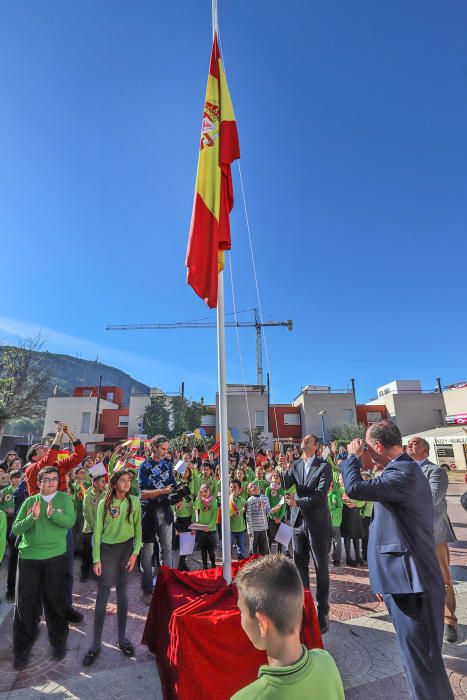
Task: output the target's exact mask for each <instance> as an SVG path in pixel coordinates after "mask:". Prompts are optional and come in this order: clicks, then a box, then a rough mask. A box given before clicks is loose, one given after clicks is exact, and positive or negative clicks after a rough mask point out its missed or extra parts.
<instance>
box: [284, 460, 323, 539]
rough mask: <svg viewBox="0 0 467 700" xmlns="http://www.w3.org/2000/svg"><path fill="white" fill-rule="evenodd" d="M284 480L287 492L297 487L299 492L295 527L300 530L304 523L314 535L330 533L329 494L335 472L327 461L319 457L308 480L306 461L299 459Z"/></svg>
mask: <svg viewBox="0 0 467 700" xmlns="http://www.w3.org/2000/svg"><path fill="white" fill-rule="evenodd" d="M283 480H284V486H285V488H286V489H289V488H290V487H291V486H293V485H295V486H296V488H297V495H296V500H297V506H298V508H292V509H291V516H290V520H291V525H292V526H293V527H299V526H300V525H301V524H302V522H303V520H304V521H305V523H306V526H307V528H308V529H309V530H310V531H313V532H317V531H322V530H325V531H327V530H329V529H330V527H331V516H330V514H329V508H328V491H329V486H330V485H331V481H332V472H331V467H330V466H329V464H328V463H327V462H326V460H325V459H321V457H316V456H315V457H314V458H313V461H312V463H311V465H310V468H309V470H308V474H307V476H306V477H305V461H304V460H303V459H299V460H297V461H296V462H294V463H293V465H292V467H291V468H290V469H287V470H286V471H285V472H284V475H283Z"/></svg>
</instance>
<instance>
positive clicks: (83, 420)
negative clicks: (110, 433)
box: [43, 396, 118, 450]
mask: <svg viewBox="0 0 467 700" xmlns="http://www.w3.org/2000/svg"><path fill="white" fill-rule="evenodd" d="M105 408H113V409H118V405H117V404H115V403H113V402H112V401H107V400H106V399H101V400H100V402H99V416H100V415H101V413H102V411H103V410H104V409H105ZM96 412H97V397H96V396H52V397H51V398H49V399H47V407H46V410H45V420H44V429H43V435H44V436H47V435H49V434H54V435H55V432H56V431H55V421H59V420H60V421H64V422H65V423H67V425H69V426H70V428H71V430H72V431H73V433H74V434H75V435H76V436H77V437H78V438H79V439H80V440H81V442H82V443H83V445H85V446H87V449H89V450H94V445H97V446H98V444H99V443H100V442H102V441H103V440H104V435H103V434H100V433H95V432H94V426H95V423H96ZM98 424H99V421H98ZM97 449H98V447H97Z"/></svg>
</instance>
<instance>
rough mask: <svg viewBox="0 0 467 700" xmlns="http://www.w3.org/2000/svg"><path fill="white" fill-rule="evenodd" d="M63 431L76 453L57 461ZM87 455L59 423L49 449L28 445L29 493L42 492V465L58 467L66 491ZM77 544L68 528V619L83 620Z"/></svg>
mask: <svg viewBox="0 0 467 700" xmlns="http://www.w3.org/2000/svg"><path fill="white" fill-rule="evenodd" d="M63 434H65V435H67V437H68V439H69V440H70V442H72V443H73V450H74V451H73V453H72V454H71V455H70V456H69V457H66V458H65V459H62V460H61V461H60V462H59V461H58V452H59V450H60V444H61V442H62V438H63ZM85 457H86V450H85V449H84V445H83V444H82V442H81V440H78V438H76V437H75V436H74V435H73V433H72V432H71V430H70V429H69V427H68V426H67V425H66V424H65V423H57V434H56V435H55V438H54V440H53V442H52V444H51V445H50V447H49V449H47V447H46V446H45V445H43V444H42V443H41V442H39V443H36V444H35V445H32V446H31V447H30V448H29V451H28V454H27V457H26V459H27V460H28V462H29V464H28V466H27V467H26V470H25V478H26V485H27V488H28V494H29V495H30V496H33V495H34V494H36V493H39V486H38V483H37V475H38V474H39V472H40V470H41V469H42V468H43V467H51V466H55V467H57V469H58V473H59V481H58V489H57V490H58V491H66V490H67V486H66V475H67V474H68V472H69V471H71V470H72V469H73V468H74V467H77V466H78V464H80V462H82V461H83V459H84V458H85ZM73 554H74V545H73V530H68V534H67V558H68V571H67V575H66V579H65V595H66V603H67V620H68V622H75V623H76V622H82V620H83V615H82V614H81V613H80V612H78V611H77V610H75V609H74V608H73V565H74V556H73Z"/></svg>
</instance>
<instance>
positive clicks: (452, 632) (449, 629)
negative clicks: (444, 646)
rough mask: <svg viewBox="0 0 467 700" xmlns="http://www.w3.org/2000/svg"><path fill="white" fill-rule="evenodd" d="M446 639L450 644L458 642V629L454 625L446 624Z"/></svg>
mask: <svg viewBox="0 0 467 700" xmlns="http://www.w3.org/2000/svg"><path fill="white" fill-rule="evenodd" d="M444 641H445V642H448V643H449V644H455V643H456V642H457V629H456V627H454V625H444Z"/></svg>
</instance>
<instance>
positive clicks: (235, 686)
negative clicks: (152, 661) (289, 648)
mask: <svg viewBox="0 0 467 700" xmlns="http://www.w3.org/2000/svg"><path fill="white" fill-rule="evenodd" d="M247 561H249V560H248V559H245V560H243V561H240V562H233V563H232V575H233V577H235V574H236V573H237V571H238V569H239V568H241V567H242V566H243V565H244V564H245V563H246V562H247ZM301 638H302V642H303V643H304V644H305V646H307V647H308V649H312V648H319V649H322V648H323V642H322V639H321V633H320V630H319V624H318V618H317V615H316V610H315V605H314V602H313V598H312V595H311V593H310V591H305V608H304V615H303V624H302V632H301ZM142 642H143V644H146V645H147V646H148V648H149V649H150V651H152V652H153V653H154V654H155V655H156V660H157V665H158V668H159V676H160V679H161V684H162V690H163V694H164V698H165V700H194V699H196V700H208V699H209V700H228V699H229V698H230V697H231V696H232V695H233V694H234V693H236V692H237V691H238V690H240V688H243V687H244V686H245V685H248V684H249V683H252V682H253V681H254V680H256V678H257V677H258V669H259V667H260V666H261V665H262V664H265V663H267V659H266V654H265V652H262V651H258V650H256V649H255V648H254V647H253V645H252V644H251V642H250V641H249V639H248V637H247V636H246V634H245V632H244V631H243V629H242V627H241V624H240V612H239V610H238V608H237V591H236V589H235V586H232V585H229V586H228V585H227V584H226V582H225V580H224V578H223V576H222V566H217V567H215V568H214V569H208V570H207V571H188V572H185V571H178V570H177V569H169V568H168V567H166V566H162V567H161V568H160V570H159V574H158V577H157V584H156V587H155V589H154V593H153V596H152V602H151V606H150V608H149V613H148V618H147V620H146V626H145V628H144V634H143V639H142Z"/></svg>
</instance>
